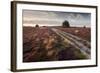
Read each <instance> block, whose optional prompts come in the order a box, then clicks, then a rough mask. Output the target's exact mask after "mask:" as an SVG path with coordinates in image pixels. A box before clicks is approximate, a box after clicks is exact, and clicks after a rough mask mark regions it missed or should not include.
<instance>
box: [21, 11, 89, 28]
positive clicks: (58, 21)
mask: <svg viewBox="0 0 100 73" xmlns="http://www.w3.org/2000/svg"><path fill="white" fill-rule="evenodd" d="M65 20H67V21H68V22H69V23H70V26H73V27H75V26H76V27H83V26H86V27H90V24H91V14H90V13H76V12H58V11H36V10H23V19H22V21H23V26H35V25H36V24H38V25H39V26H61V25H62V23H63V22H64V21H65Z"/></svg>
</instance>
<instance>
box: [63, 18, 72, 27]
mask: <svg viewBox="0 0 100 73" xmlns="http://www.w3.org/2000/svg"><path fill="white" fill-rule="evenodd" d="M62 26H63V27H70V24H69V22H68V21H67V20H65V21H64V22H63V23H62Z"/></svg>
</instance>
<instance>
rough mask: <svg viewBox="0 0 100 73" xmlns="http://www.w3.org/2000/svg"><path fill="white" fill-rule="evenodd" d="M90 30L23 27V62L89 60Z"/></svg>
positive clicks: (80, 28) (81, 28)
mask: <svg viewBox="0 0 100 73" xmlns="http://www.w3.org/2000/svg"><path fill="white" fill-rule="evenodd" d="M90 33H91V32H90V28H83V27H70V28H62V27H23V62H40V61H59V60H79V59H81V60H82V59H90V55H91V53H90V50H91V45H90V42H91V40H90V39H91V34H90Z"/></svg>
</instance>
